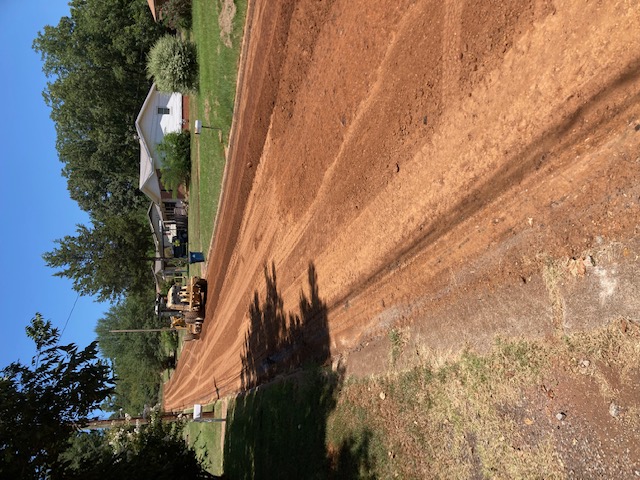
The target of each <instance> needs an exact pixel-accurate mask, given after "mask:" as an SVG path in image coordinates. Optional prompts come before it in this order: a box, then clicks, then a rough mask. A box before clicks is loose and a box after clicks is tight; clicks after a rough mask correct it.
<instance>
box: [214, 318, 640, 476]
mask: <svg viewBox="0 0 640 480" xmlns="http://www.w3.org/2000/svg"><path fill="white" fill-rule="evenodd" d="M394 338H395V336H394ZM639 339H640V330H639V328H638V326H637V325H634V324H631V323H628V322H627V323H626V326H625V327H624V328H620V324H615V325H611V326H610V327H608V328H606V329H602V330H600V331H597V332H591V333H585V334H578V335H573V336H571V337H563V338H562V339H553V340H547V341H542V340H540V341H509V342H497V343H496V345H495V347H494V348H493V349H492V351H491V352H489V353H487V354H486V355H477V354H474V353H472V352H469V351H467V352H463V353H462V354H461V355H459V356H458V357H457V358H455V359H450V360H446V361H444V360H438V359H432V361H424V360H423V361H422V363H421V364H420V365H417V366H415V367H414V368H412V369H410V370H407V371H402V372H389V373H388V374H386V375H382V376H379V377H375V378H369V379H362V380H357V381H356V380H347V381H345V382H342V381H341V380H340V378H339V376H338V375H337V374H333V373H326V372H323V371H320V370H318V371H307V372H305V373H303V374H301V375H300V376H299V377H297V378H293V379H290V380H287V381H282V382H279V383H275V384H272V385H270V386H268V387H265V388H261V389H258V390H255V391H252V392H251V393H249V394H247V395H245V396H243V397H239V398H238V399H237V400H236V402H235V404H234V405H232V404H230V407H229V416H228V424H227V431H226V438H225V446H224V452H225V458H224V462H225V470H226V473H227V474H228V476H229V478H273V477H274V476H276V477H277V478H405V479H407V478H484V477H491V478H539V477H540V476H541V475H542V474H543V475H544V477H545V478H558V477H562V476H564V473H563V471H562V464H561V460H559V458H558V452H557V448H556V441H557V438H554V435H556V434H557V433H555V432H556V425H555V423H554V422H556V418H555V415H556V412H555V410H551V411H549V412H546V411H545V408H547V409H548V408H553V407H549V405H547V407H545V408H543V405H541V404H540V402H543V401H544V399H547V398H549V399H550V398H552V397H553V395H554V394H553V392H551V390H546V388H545V385H549V381H550V380H553V379H557V378H558V375H562V376H563V377H562V378H563V379H564V380H563V382H564V383H568V384H571V383H572V382H575V383H576V384H580V382H584V381H585V379H587V378H588V380H589V381H590V382H593V383H594V385H596V387H595V389H594V390H595V392H591V395H595V396H594V397H593V398H596V399H597V400H598V401H600V400H603V401H604V399H605V398H608V396H609V395H614V394H615V392H613V391H612V389H611V386H610V385H609V383H608V381H607V379H606V375H605V373H606V372H607V371H610V370H611V369H614V370H615V371H616V372H618V375H620V377H619V378H620V383H621V384H622V385H625V383H627V384H630V383H632V382H630V380H629V378H633V377H632V376H633V375H637V374H638V365H639V364H640V349H639V348H638V345H640V342H639ZM392 343H393V345H392V349H391V351H390V352H389V355H390V356H392V357H393V356H395V355H398V351H397V350H398V349H401V348H403V347H402V342H400V341H398V342H395V343H394V342H392ZM584 359H590V361H589V362H588V367H585V365H586V364H585V363H584V362H585V360H584ZM541 389H544V392H542V393H541ZM541 396H542V398H543V400H541V399H540V398H539V397H541ZM535 399H537V401H536V400H535ZM600 403H602V402H600ZM607 405H608V404H607ZM605 407H606V406H605ZM619 421H620V425H621V426H622V428H628V429H629V430H628V431H630V432H633V431H636V432H637V429H638V428H640V417H638V411H637V405H628V406H627V408H626V414H625V416H624V418H622V417H620V418H619ZM556 423H558V424H559V423H560V422H556ZM588 428H590V427H588ZM576 441H579V439H577V440H576Z"/></svg>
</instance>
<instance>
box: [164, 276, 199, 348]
mask: <svg viewBox="0 0 640 480" xmlns="http://www.w3.org/2000/svg"><path fill="white" fill-rule="evenodd" d="M206 289H207V282H206V280H204V279H202V278H199V277H195V276H194V277H189V279H188V281H187V282H186V283H184V284H182V283H177V284H175V285H172V286H171V288H170V289H169V291H168V292H167V295H166V296H165V295H160V294H158V296H157V297H156V314H157V315H158V316H160V317H169V318H170V320H171V329H173V330H186V333H185V336H184V339H185V341H191V340H197V339H199V338H200V332H202V324H203V322H204V307H205V300H206Z"/></svg>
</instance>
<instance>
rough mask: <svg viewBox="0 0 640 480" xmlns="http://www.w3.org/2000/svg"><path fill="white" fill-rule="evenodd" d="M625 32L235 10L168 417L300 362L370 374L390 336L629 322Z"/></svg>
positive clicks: (599, 10) (477, 16)
mask: <svg viewBox="0 0 640 480" xmlns="http://www.w3.org/2000/svg"><path fill="white" fill-rule="evenodd" d="M639 31H640V10H638V8H637V7H636V6H635V5H634V4H633V2H629V1H626V0H610V1H606V2H599V1H588V2H586V1H584V0H567V1H563V2H553V1H545V0H537V1H535V0H532V1H521V0H518V1H516V0H501V1H488V0H483V1H441V0H397V1H394V2H371V1H369V0H348V1H347V0H300V1H293V0H278V1H275V0H269V1H254V2H250V6H249V12H248V19H247V27H246V34H247V36H246V39H245V42H246V44H245V46H244V50H243V60H242V62H243V66H242V69H241V75H240V81H239V93H238V95H239V96H238V101H237V108H236V117H235V120H234V122H235V123H234V127H233V132H232V136H231V142H230V146H229V153H228V165H227V172H226V177H225V182H226V183H225V190H224V193H223V198H222V203H221V207H220V212H219V217H218V220H217V222H218V223H217V227H216V234H215V238H214V240H213V243H212V246H211V249H210V251H209V254H208V263H207V279H208V281H209V296H208V300H207V301H208V304H207V318H206V324H205V329H204V335H203V338H202V339H201V340H200V341H199V342H193V343H191V344H189V345H188V346H186V348H185V350H184V353H183V354H182V356H181V358H180V362H179V365H178V368H177V370H176V373H175V374H174V376H173V377H172V379H171V381H170V382H169V383H168V384H167V385H166V387H165V392H164V398H165V408H166V409H169V410H171V409H177V408H180V407H183V406H187V405H191V404H193V403H194V402H206V401H211V400H214V399H216V398H218V396H222V395H225V394H228V393H231V392H234V391H237V390H238V389H240V388H242V387H243V386H244V387H248V386H252V385H255V384H256V383H259V381H261V379H263V378H266V377H267V376H268V375H267V373H268V372H269V371H271V370H270V369H273V368H275V369H276V370H277V367H278V363H279V362H282V363H283V364H285V363H287V360H290V359H291V358H293V357H294V353H293V352H298V353H299V352H300V351H302V350H304V348H306V347H309V348H310V349H315V350H314V354H313V355H310V356H315V358H316V359H317V358H318V352H321V354H322V355H324V356H326V358H325V359H324V360H326V361H329V360H330V359H334V361H335V359H336V358H341V359H342V362H343V363H344V364H345V365H346V369H347V373H350V374H354V375H357V374H360V375H362V374H368V373H373V372H380V371H384V370H385V369H386V368H388V348H389V344H388V332H389V331H390V329H392V328H400V329H404V331H405V332H408V333H407V336H408V338H410V339H411V342H413V343H412V345H413V346H415V349H414V350H415V351H416V355H417V356H419V355H420V352H421V351H425V350H429V351H430V352H432V353H433V352H435V353H436V354H442V355H446V354H447V353H449V352H455V351H457V350H459V349H461V348H462V347H464V346H471V347H474V348H476V349H483V348H486V347H488V346H489V345H491V344H492V342H493V339H494V337H495V336H496V335H501V336H503V337H511V336H536V337H545V336H548V337H553V338H557V337H558V336H561V335H562V334H564V333H570V332H571V331H576V330H581V329H585V328H593V327H595V326H599V325H603V324H606V323H607V322H609V321H613V320H617V319H619V318H627V319H628V320H630V321H638V312H639V311H640V300H639V299H640V292H639V291H638V290H639V288H640V276H639V275H638V260H639V258H640V257H639V256H638V255H640V245H639V244H638V242H637V240H635V237H636V235H637V233H638V231H639V230H640V222H639V221H638V220H639V218H640V215H639V214H640V185H639V184H638V178H640V177H639V174H640V149H639V146H640V104H639V102H638V100H639V99H640V69H639V68H640V36H638V34H637V33H638V32H639ZM265 265H268V266H269V272H271V267H272V266H273V267H274V268H275V272H276V276H277V280H276V278H271V283H272V284H273V285H272V286H273V288H274V291H273V292H271V293H272V295H271V296H269V293H268V292H266V289H267V287H266V285H265V272H264V266H265ZM310 265H311V267H312V268H311V269H310V268H309V267H310ZM310 270H311V271H312V272H314V278H312V279H311V281H310V280H309V276H308V272H309V271H310ZM310 283H311V284H314V285H315V288H316V293H317V295H316V296H317V297H318V299H316V300H317V302H316V303H317V305H316V307H318V308H315V307H314V309H313V310H314V312H315V313H313V315H308V312H307V310H308V309H307V310H305V307H304V305H303V304H304V302H301V295H304V298H303V300H306V299H307V297H313V292H311V293H310V292H309V288H310V287H309V284H310ZM256 295H257V299H256V297H255V296H256ZM264 298H266V300H265V303H264V305H262V306H261V302H262V299H264ZM269 298H271V300H273V301H272V302H271V306H269V303H270V301H269ZM254 300H255V301H254ZM252 302H253V303H252ZM312 303H313V302H312ZM252 304H253V305H254V308H253V309H252V308H250V305H252ZM255 307H257V315H256V308H255ZM318 311H319V312H321V315H320V316H321V317H322V318H321V319H319V314H318ZM274 312H276V314H274ZM278 312H279V314H278ZM274 318H276V319H277V321H278V322H280V323H279V324H278V325H277V326H276V328H271V329H270V328H266V327H265V325H264V324H265V323H266V322H269V321H270V319H271V320H273V319H274ZM296 319H297V320H296ZM290 321H293V322H294V323H295V321H297V322H298V324H297V327H298V328H297V333H296V335H294V337H295V338H292V339H290V340H289V341H287V342H285V343H278V342H274V341H272V339H271V338H266V335H265V334H264V332H266V331H269V332H271V333H270V334H269V335H280V336H286V334H287V328H288V327H287V325H288V324H287V322H290ZM305 326H308V329H306V328H305ZM274 332H275V333H274ZM261 335H262V336H261ZM322 343H324V345H323V346H319V344H322ZM283 345H285V346H284V347H283ZM248 349H249V350H250V352H249V351H248ZM421 349H422V350H421ZM407 350H411V349H407ZM283 352H284V353H283ZM296 355H297V353H296ZM249 356H250V357H251V358H252V359H253V360H252V362H248V360H247V359H248V357H249ZM295 358H296V359H298V360H299V359H300V356H299V355H297V356H295ZM289 363H290V362H289ZM274 365H275V367H274ZM248 368H252V369H253V372H251V374H250V375H249V377H251V378H250V380H251V381H247V369H248ZM570 388H572V389H574V388H578V389H579V388H580V386H576V385H573V386H571V387H570Z"/></svg>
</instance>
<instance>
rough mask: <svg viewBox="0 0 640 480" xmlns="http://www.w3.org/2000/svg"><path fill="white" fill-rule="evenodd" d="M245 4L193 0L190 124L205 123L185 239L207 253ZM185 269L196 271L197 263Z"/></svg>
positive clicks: (194, 145)
mask: <svg viewBox="0 0 640 480" xmlns="http://www.w3.org/2000/svg"><path fill="white" fill-rule="evenodd" d="M232 7H233V8H232ZM246 9H247V0H235V2H234V1H231V0H225V1H215V0H193V27H192V29H193V30H192V39H193V41H194V42H195V43H196V45H197V49H198V65H199V90H198V94H197V95H193V96H192V98H191V99H190V103H189V116H190V118H189V124H190V126H191V128H192V129H193V127H194V125H195V121H196V119H197V120H200V121H202V125H203V126H204V128H203V129H202V132H201V134H200V135H195V134H193V133H192V137H191V160H192V175H191V185H190V188H189V243H190V249H191V250H192V251H203V252H204V253H205V255H206V253H207V250H208V248H209V244H210V242H211V238H212V235H213V228H214V222H215V216H216V212H217V209H218V202H219V200H220V192H221V188H222V177H223V173H224V167H225V148H227V146H228V142H229V131H230V129H231V122H232V119H233V105H234V100H235V90H236V79H237V74H238V65H239V63H238V62H239V59H240V50H241V48H242V35H243V29H244V20H245V15H246ZM189 273H190V274H192V275H199V274H200V273H201V272H200V270H199V265H198V264H195V265H192V266H191V268H190V272H189Z"/></svg>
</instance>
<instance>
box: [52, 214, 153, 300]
mask: <svg viewBox="0 0 640 480" xmlns="http://www.w3.org/2000/svg"><path fill="white" fill-rule="evenodd" d="M145 213H146V212H145ZM76 232H77V235H76V236H71V235H67V236H65V237H64V238H62V239H58V240H56V241H55V243H56V245H57V246H56V248H55V249H54V250H52V251H50V252H46V253H44V254H43V256H42V257H43V259H44V261H45V263H46V264H47V265H48V266H49V267H51V268H56V269H58V271H56V273H54V275H56V276H59V277H66V278H69V279H71V280H72V281H73V288H74V289H75V290H76V291H77V292H78V293H80V294H82V295H97V296H98V299H100V300H114V299H117V298H119V297H121V296H122V295H124V294H126V293H136V292H141V291H144V290H146V289H148V288H150V287H151V286H152V285H153V277H152V275H151V268H150V265H151V263H150V261H152V260H155V257H154V256H153V255H150V254H149V252H150V251H151V249H152V245H153V244H152V241H151V240H152V238H151V235H150V233H149V225H148V220H147V219H146V216H145V215H144V214H142V213H136V212H130V213H128V214H127V213H126V212H123V213H122V215H120V216H112V217H107V218H106V219H105V220H104V221H94V224H93V228H89V227H87V226H85V225H78V226H77V229H76Z"/></svg>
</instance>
